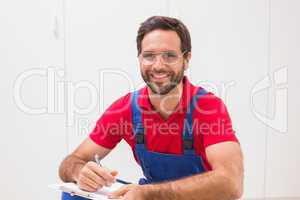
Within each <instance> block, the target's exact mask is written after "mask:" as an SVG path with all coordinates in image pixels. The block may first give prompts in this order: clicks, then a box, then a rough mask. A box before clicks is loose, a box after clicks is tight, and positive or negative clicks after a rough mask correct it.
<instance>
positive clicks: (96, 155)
mask: <svg viewBox="0 0 300 200" xmlns="http://www.w3.org/2000/svg"><path fill="white" fill-rule="evenodd" d="M95 161H96V163H97V165H98V166H99V167H102V165H101V162H100V158H99V156H98V154H95ZM116 182H118V183H122V184H125V185H128V184H132V183H130V182H127V181H124V180H122V179H118V178H117V179H116Z"/></svg>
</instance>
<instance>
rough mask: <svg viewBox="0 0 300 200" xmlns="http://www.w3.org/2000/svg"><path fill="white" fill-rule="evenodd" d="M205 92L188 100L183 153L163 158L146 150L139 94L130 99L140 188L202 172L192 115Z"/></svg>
mask: <svg viewBox="0 0 300 200" xmlns="http://www.w3.org/2000/svg"><path fill="white" fill-rule="evenodd" d="M206 93H207V92H206V91H205V90H204V89H202V88H200V89H198V90H197V93H196V95H194V96H193V97H192V98H191V101H190V103H189V105H188V109H187V113H186V118H185V120H184V127H183V134H182V140H183V149H184V152H183V154H182V155H175V154H165V153H158V152H153V151H148V150H147V146H146V134H147V133H145V131H144V127H143V123H142V113H141V109H140V107H139V105H138V103H137V102H138V101H137V100H138V97H139V91H135V92H133V95H132V102H131V105H132V117H133V128H134V136H135V152H134V153H135V155H136V157H137V159H138V161H139V163H140V165H141V167H142V170H143V173H144V176H145V177H144V178H141V179H140V180H139V184H141V185H143V184H149V183H158V182H163V181H170V180H175V179H179V178H183V177H187V176H191V175H194V174H199V173H203V172H204V171H205V169H204V166H203V161H202V158H201V156H199V155H196V152H195V148H194V136H193V130H192V127H193V118H192V116H193V111H194V109H195V105H196V103H197V102H198V99H199V98H200V97H201V96H203V95H205V94H206ZM62 200H86V198H83V197H79V196H71V195H69V194H68V193H63V195H62Z"/></svg>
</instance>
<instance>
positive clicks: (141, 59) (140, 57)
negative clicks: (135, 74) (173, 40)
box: [138, 50, 188, 65]
mask: <svg viewBox="0 0 300 200" xmlns="http://www.w3.org/2000/svg"><path fill="white" fill-rule="evenodd" d="M168 52H172V53H173V52H175V51H163V52H157V53H153V55H155V59H154V60H153V63H151V64H145V61H143V59H144V58H143V57H142V54H143V53H140V55H138V58H139V60H140V62H141V63H142V64H143V65H153V64H154V63H156V62H157V56H158V55H159V56H160V57H161V58H160V59H161V62H162V63H163V64H164V65H175V64H177V63H178V62H179V60H180V58H183V56H184V54H186V53H187V52H188V51H187V50H185V51H184V52H181V53H180V54H179V55H178V58H177V61H176V62H174V63H167V62H165V60H164V59H163V58H162V54H166V53H168ZM176 54H177V52H176ZM146 62H149V61H146Z"/></svg>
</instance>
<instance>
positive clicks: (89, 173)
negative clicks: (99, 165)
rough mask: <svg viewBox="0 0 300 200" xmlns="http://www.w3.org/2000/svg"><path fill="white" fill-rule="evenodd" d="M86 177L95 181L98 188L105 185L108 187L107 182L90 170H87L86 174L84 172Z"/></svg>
mask: <svg viewBox="0 0 300 200" xmlns="http://www.w3.org/2000/svg"><path fill="white" fill-rule="evenodd" d="M82 173H83V175H84V176H86V177H88V178H89V179H91V180H93V181H94V182H95V183H97V184H98V186H101V187H102V186H104V185H107V184H106V181H105V180H104V179H103V178H102V177H100V176H98V175H97V174H96V173H95V172H93V171H92V170H90V169H88V170H85V171H84V172H82Z"/></svg>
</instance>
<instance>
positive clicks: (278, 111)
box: [0, 0, 300, 200]
mask: <svg viewBox="0 0 300 200" xmlns="http://www.w3.org/2000/svg"><path fill="white" fill-rule="evenodd" d="M299 8H300V2H299V1H297V0H288V1H280V0H266V1H259V0H239V1H238V0H230V1H221V0H213V1H212V0H205V1H195V0H194V1H192V0H186V1H180V0H173V1H170V0H163V1H161V0H155V1H151V2H150V1H138V0H133V1H122V0H113V1H105V2H104V1H99V0H88V1H83V0H64V1H49V0H47V1H37V0H28V1H26V2H21V1H16V0H11V1H9V2H8V1H7V2H0V22H1V36H2V37H1V38H0V44H1V45H0V53H1V59H0V64H1V68H0V70H1V71H0V72H1V84H0V87H1V94H2V96H1V97H2V98H1V99H2V100H1V104H0V105H1V110H2V112H1V115H0V116H1V119H2V120H1V121H2V122H3V123H2V124H3V125H2V127H3V128H2V140H1V141H0V144H1V145H0V152H1V153H0V155H1V158H2V160H1V170H0V177H1V179H0V186H1V187H0V188H1V189H0V190H1V194H2V195H4V196H3V199H4V198H10V199H20V198H23V199H49V200H50V199H58V198H59V194H58V193H57V192H55V191H51V190H50V189H49V188H47V185H49V184H52V183H55V182H58V181H59V180H58V177H57V168H58V165H59V163H60V161H61V160H62V158H63V157H64V156H65V155H66V154H67V153H69V152H71V151H72V150H73V149H74V148H75V147H76V146H77V145H78V144H79V143H80V142H81V141H82V140H83V139H84V138H85V137H86V136H87V135H88V133H89V131H90V129H91V128H93V125H94V122H95V121H96V120H97V119H98V118H99V115H100V114H101V113H102V112H103V109H104V108H105V107H107V106H108V105H109V104H110V103H111V102H112V101H113V100H115V99H117V98H118V97H119V96H120V95H122V94H124V93H126V92H128V91H130V90H133V89H134V88H137V87H138V86H140V85H141V84H142V80H141V78H140V75H139V71H138V63H137V58H136V44H135V37H136V31H137V28H138V26H139V23H141V22H142V21H143V20H145V19H146V18H147V17H149V16H152V15H170V16H175V17H178V18H180V19H181V20H182V21H183V22H184V23H185V24H186V25H187V26H188V28H189V29H190V31H191V36H192V45H193V57H192V62H191V65H190V70H189V71H188V72H187V74H188V75H189V76H190V78H191V80H192V81H193V82H194V83H195V84H201V85H203V86H206V87H207V88H208V89H210V90H212V91H213V92H215V93H216V94H217V95H218V96H220V97H222V98H223V100H224V101H225V102H226V105H227V106H228V109H229V111H230V113H231V116H232V120H233V124H234V127H235V129H236V132H237V135H238V137H239V139H240V141H241V145H242V148H243V151H244V154H245V170H246V171H245V195H244V197H245V198H264V197H283V196H287V197H288V196H289V197H297V196H298V197H300V192H299V190H298V188H299V183H298V177H299V172H298V170H297V169H298V168H299V167H300V160H299V156H297V153H298V151H299V145H300V142H299V141H300V137H299V135H298V134H297V131H298V130H299V128H298V127H297V114H299V113H300V112H299V111H300V105H299V102H300V101H299V100H300V95H299V93H297V86H298V85H297V84H299V82H300V81H299V78H298V77H297V75H298V73H299V72H300V70H299V69H298V68H297V67H298V66H299V63H300V62H299V59H297V57H298V56H299V55H298V54H299V52H300V51H299V47H300V39H299V37H297V36H298V35H299V34H300V28H299V24H300V23H299V21H300V14H299V12H298V10H299ZM285 67H287V68H285ZM279 69H282V70H281V71H278V70H279ZM286 69H287V70H286ZM109 71H110V72H109ZM31 72H35V73H39V75H34V76H26V73H27V75H28V73H31ZM297 72H298V73H297ZM285 73H287V76H285ZM22 77H24V78H22ZM26 77H27V78H26ZM274 77H278V78H277V79H276V80H275V78H274ZM287 77H288V78H287ZM25 78H26V79H25ZM268 78H269V79H268ZM22 80H23V82H22ZM18 81H19V82H18ZM64 82H65V85H63V83H64ZM287 82H288V84H287ZM19 83H20V84H19ZM275 83H281V84H280V85H278V84H277V85H276V84H275ZM18 86H20V87H19V88H18ZM64 87H65V88H64ZM87 88H88V89H87ZM224 88H225V89H224ZM259 88H260V89H261V90H259ZM287 88H288V90H287ZM18 91H21V93H20V95H19V93H16V92H18ZM53 94H54V95H53ZM93 95H94V96H93ZM19 96H21V99H18V98H17V97H19ZM251 99H253V102H252V103H253V105H252V104H251ZM275 99H276V101H275ZM21 103H24V104H25V105H23V106H22V105H21ZM287 106H288V107H287ZM28 107H31V109H27V110H26V109H25V108H28ZM37 108H42V109H39V110H38V109H37ZM43 109H44V110H43ZM34 111H36V112H38V114H37V113H33V112H34ZM104 163H105V165H107V166H109V167H111V168H116V169H118V170H119V171H120V174H121V176H122V177H123V178H126V179H130V180H137V179H138V178H139V177H140V176H141V171H140V169H139V167H138V166H137V164H136V163H135V162H134V161H133V156H132V153H131V150H130V149H129V147H128V146H127V145H126V144H125V143H124V142H121V143H120V145H118V147H117V148H116V149H115V150H114V151H113V152H112V154H111V155H109V156H108V157H107V158H105V161H104ZM123 163H126V165H124V164H123ZM127 163H128V164H127ZM120 166H122V167H120ZM17 188H19V189H18V190H19V192H16V191H17ZM1 198H2V197H1Z"/></svg>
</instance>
